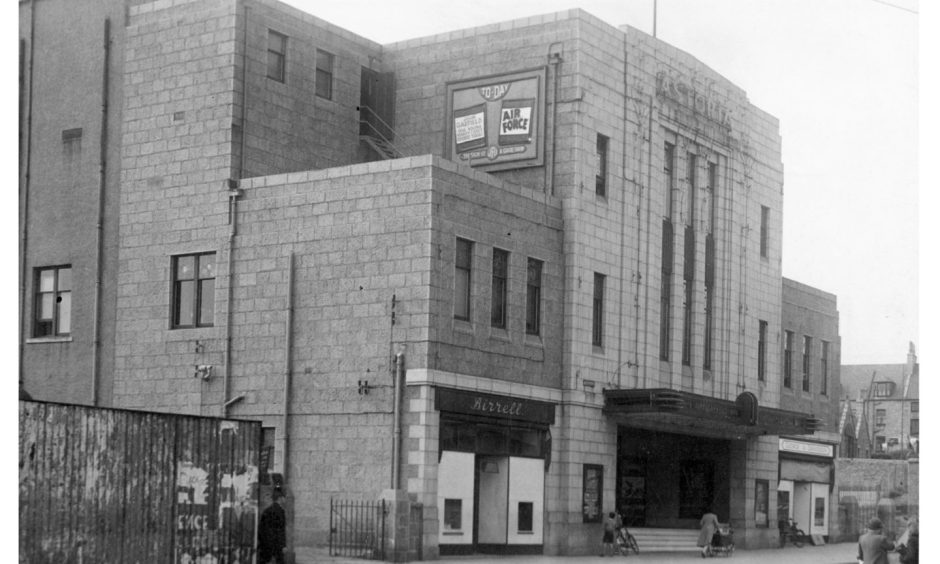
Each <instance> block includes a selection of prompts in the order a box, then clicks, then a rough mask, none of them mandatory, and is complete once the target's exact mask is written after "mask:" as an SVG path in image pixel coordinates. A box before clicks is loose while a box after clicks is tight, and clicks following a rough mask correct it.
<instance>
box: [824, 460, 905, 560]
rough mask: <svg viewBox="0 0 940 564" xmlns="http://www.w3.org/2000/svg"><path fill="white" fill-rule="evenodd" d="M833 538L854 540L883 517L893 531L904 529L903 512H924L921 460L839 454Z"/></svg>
mask: <svg viewBox="0 0 940 564" xmlns="http://www.w3.org/2000/svg"><path fill="white" fill-rule="evenodd" d="M835 464H836V471H835V476H836V484H835V487H834V488H833V498H834V499H833V508H834V509H836V510H834V511H831V512H830V519H831V521H830V525H829V530H830V542H843V541H854V540H855V539H857V538H858V535H859V534H861V533H862V532H864V529H865V526H866V525H867V524H868V520H869V519H871V518H872V517H879V518H880V519H881V520H882V522H883V523H884V526H885V530H886V532H887V533H888V534H889V535H900V534H901V533H902V532H903V531H904V526H905V525H904V521H903V520H902V519H901V517H902V516H913V517H916V516H918V515H919V513H920V501H919V498H920V464H919V461H918V460H917V459H911V460H873V459H870V458H837V459H836V461H835Z"/></svg>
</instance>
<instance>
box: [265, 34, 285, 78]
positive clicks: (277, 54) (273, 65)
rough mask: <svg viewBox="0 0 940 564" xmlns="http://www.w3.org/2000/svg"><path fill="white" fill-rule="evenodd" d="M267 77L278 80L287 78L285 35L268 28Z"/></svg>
mask: <svg viewBox="0 0 940 564" xmlns="http://www.w3.org/2000/svg"><path fill="white" fill-rule="evenodd" d="M268 78H270V79H273V80H276V81H278V82H284V81H285V80H286V79H287V36H286V35H283V34H280V33H278V32H276V31H274V30H271V29H269V30H268Z"/></svg>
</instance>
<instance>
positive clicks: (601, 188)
mask: <svg viewBox="0 0 940 564" xmlns="http://www.w3.org/2000/svg"><path fill="white" fill-rule="evenodd" d="M595 158H596V163H595V166H594V171H595V178H594V180H595V182H594V188H595V191H596V192H597V195H598V196H604V197H606V196H607V137H604V136H603V135H601V134H598V135H597V153H596V155H595Z"/></svg>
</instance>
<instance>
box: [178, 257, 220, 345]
mask: <svg viewBox="0 0 940 564" xmlns="http://www.w3.org/2000/svg"><path fill="white" fill-rule="evenodd" d="M172 306H173V312H172V327H173V328H174V329H181V328H186V327H211V326H212V324H213V321H214V317H215V316H214V312H215V253H201V254H193V255H180V256H176V257H173V303H172Z"/></svg>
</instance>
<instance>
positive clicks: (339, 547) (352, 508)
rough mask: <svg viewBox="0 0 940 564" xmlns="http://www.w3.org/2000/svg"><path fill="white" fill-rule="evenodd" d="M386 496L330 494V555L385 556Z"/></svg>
mask: <svg viewBox="0 0 940 564" xmlns="http://www.w3.org/2000/svg"><path fill="white" fill-rule="evenodd" d="M387 515H388V505H387V504H386V503H385V500H379V501H351V500H337V499H333V498H330V556H347V557H352V558H363V559H366V560H385V536H386V535H385V518H386V516H387Z"/></svg>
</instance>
